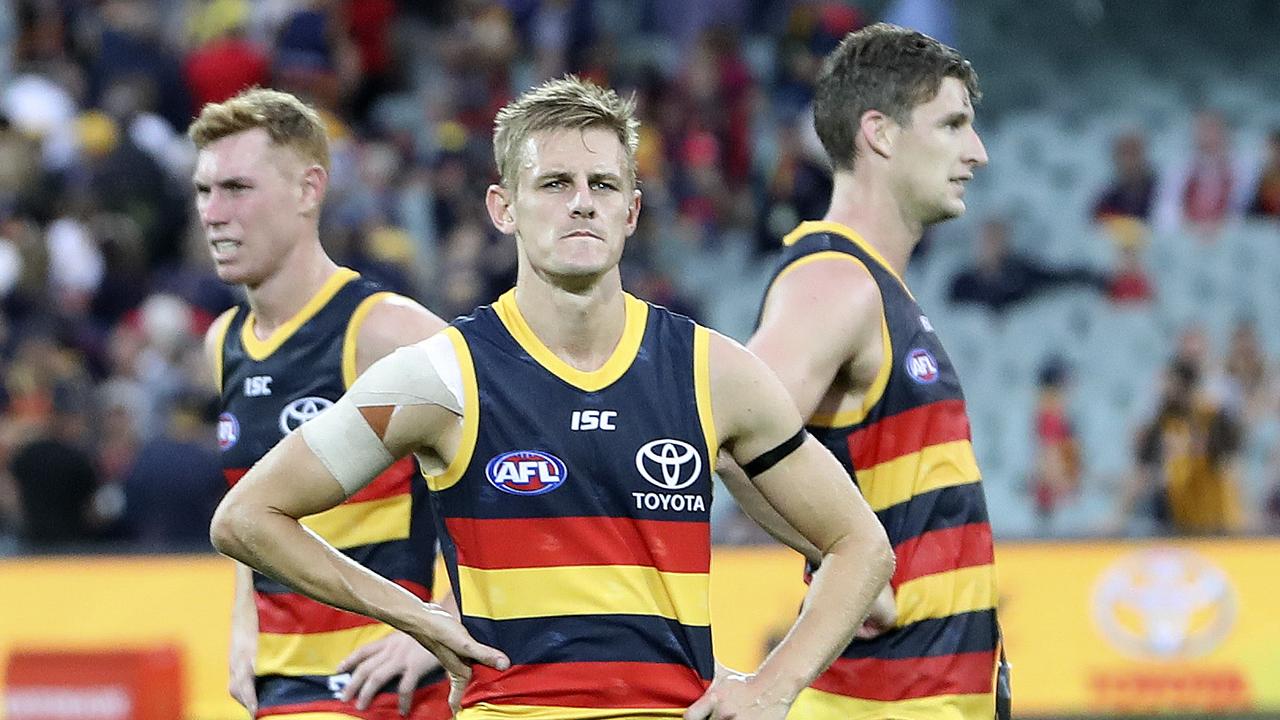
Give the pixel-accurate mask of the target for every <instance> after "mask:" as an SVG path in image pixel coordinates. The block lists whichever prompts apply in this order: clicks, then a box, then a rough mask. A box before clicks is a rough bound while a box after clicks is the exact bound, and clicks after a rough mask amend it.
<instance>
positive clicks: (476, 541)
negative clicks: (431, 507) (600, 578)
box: [445, 517, 711, 573]
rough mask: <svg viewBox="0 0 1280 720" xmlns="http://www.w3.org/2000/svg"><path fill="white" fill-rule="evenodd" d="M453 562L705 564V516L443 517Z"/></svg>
mask: <svg viewBox="0 0 1280 720" xmlns="http://www.w3.org/2000/svg"><path fill="white" fill-rule="evenodd" d="M445 526H446V528H447V529H448V531H449V536H450V537H452V538H453V541H454V546H455V547H456V548H457V549H458V564H459V565H466V566H467V567H473V568H479V569H482V570H502V569H510V568H536V567H559V566H567V565H641V566H645V567H653V568H657V569H658V570H661V571H664V572H687V573H705V572H710V570H711V537H710V532H709V531H708V529H707V523H705V522H677V521H671V520H634V519H631V518H613V517H567V518H523V519H518V520H478V519H474V518H446V519H445Z"/></svg>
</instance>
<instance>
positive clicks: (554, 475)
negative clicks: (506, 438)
mask: <svg viewBox="0 0 1280 720" xmlns="http://www.w3.org/2000/svg"><path fill="white" fill-rule="evenodd" d="M484 474H485V476H486V477H488V478H489V482H490V483H491V484H492V485H493V486H494V487H496V488H498V489H499V490H501V491H502V492H505V493H511V494H512V495H541V494H542V493H548V492H551V491H552V490H555V489H556V488H558V487H560V486H561V485H563V484H564V480H565V477H567V476H568V474H569V473H568V471H567V470H565V467H564V462H563V461H561V460H560V458H558V457H556V456H555V455H552V454H551V453H545V452H542V451H540V450H515V451H513V452H508V453H503V454H501V455H498V456H496V457H494V458H493V459H492V460H490V461H489V463H488V464H487V465H485V466H484Z"/></svg>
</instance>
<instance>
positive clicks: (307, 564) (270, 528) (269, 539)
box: [213, 505, 429, 630]
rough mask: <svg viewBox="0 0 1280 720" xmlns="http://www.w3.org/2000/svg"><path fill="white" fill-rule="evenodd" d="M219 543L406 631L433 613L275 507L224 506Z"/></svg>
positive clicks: (331, 600)
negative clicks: (274, 509) (272, 508)
mask: <svg viewBox="0 0 1280 720" xmlns="http://www.w3.org/2000/svg"><path fill="white" fill-rule="evenodd" d="M213 543H214V547H216V548H217V549H218V551H219V552H221V553H223V554H225V555H228V556H230V557H232V558H234V559H236V560H239V561H240V562H242V563H244V564H245V565H248V566H250V567H252V568H254V569H256V570H257V571H258V572H261V573H263V574H264V575H267V576H269V577H271V578H274V579H275V580H278V581H279V582H282V583H284V584H285V585H288V586H289V587H291V588H293V589H294V590H296V591H297V592H300V593H302V594H304V595H306V596H308V597H311V598H313V599H315V600H318V601H320V602H323V603H326V604H328V605H332V606H334V607H337V608H341V609H343V610H349V611H351V612H355V613H359V614H361V615H366V616H368V617H372V618H374V619H376V620H380V621H382V622H384V623H387V624H388V625H391V626H393V627H396V628H399V629H401V630H404V629H405V628H409V627H414V626H415V622H416V621H417V619H419V618H421V616H422V615H423V614H425V613H428V612H429V608H428V606H426V605H424V604H423V603H422V601H421V600H419V599H418V598H416V597H415V596H414V595H412V594H411V593H409V592H408V591H407V590H405V589H403V588H401V587H399V586H397V585H395V584H394V583H392V582H390V581H388V580H386V579H385V578H382V577H380V576H379V575H377V574H376V573H374V572H372V571H370V570H368V569H366V568H364V567H362V566H361V565H359V564H358V563H355V562H353V561H352V560H350V559H349V558H347V557H346V556H345V555H343V554H342V553H340V552H338V551H337V550H336V549H334V548H333V547H332V546H331V545H329V544H328V543H326V542H324V541H323V540H322V539H320V537H319V536H317V535H315V534H314V533H312V532H311V531H309V530H307V529H306V528H304V527H303V526H302V525H301V524H300V523H299V522H298V521H297V520H295V519H293V518H291V517H288V516H286V515H283V514H281V513H278V512H273V511H270V510H265V509H264V510H260V511H253V510H250V509H247V508H243V507H237V506H235V505H231V506H224V507H222V508H220V509H219V511H218V515H217V516H216V517H215V518H214V524H213Z"/></svg>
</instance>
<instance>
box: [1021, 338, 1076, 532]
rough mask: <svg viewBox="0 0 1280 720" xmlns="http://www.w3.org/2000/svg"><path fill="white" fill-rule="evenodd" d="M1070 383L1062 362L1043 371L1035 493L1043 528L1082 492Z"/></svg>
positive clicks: (1038, 410) (1032, 489) (1046, 365)
mask: <svg viewBox="0 0 1280 720" xmlns="http://www.w3.org/2000/svg"><path fill="white" fill-rule="evenodd" d="M1069 380H1070V373H1069V371H1068V370H1067V367H1066V365H1065V364H1063V362H1062V361H1061V360H1058V359H1053V360H1050V361H1048V362H1047V363H1045V365H1044V367H1042V368H1041V369H1040V379H1039V389H1038V393H1039V397H1038V398H1037V401H1036V402H1037V407H1036V421H1035V433H1036V458H1035V467H1034V468H1033V469H1032V473H1033V474H1032V477H1031V492H1032V496H1033V498H1034V500H1035V506H1036V517H1037V518H1038V519H1039V520H1040V523H1041V525H1042V526H1047V525H1048V524H1049V523H1050V522H1051V521H1052V519H1053V514H1054V512H1055V511H1056V510H1057V509H1058V507H1059V506H1060V505H1062V503H1063V502H1065V501H1067V500H1068V499H1070V498H1071V497H1074V496H1075V495H1076V494H1077V493H1078V492H1079V490H1080V445H1079V442H1078V441H1077V439H1076V431H1075V428H1074V427H1073V426H1072V423H1071V420H1070V418H1068V417H1067V401H1066V389H1067V383H1068V382H1069Z"/></svg>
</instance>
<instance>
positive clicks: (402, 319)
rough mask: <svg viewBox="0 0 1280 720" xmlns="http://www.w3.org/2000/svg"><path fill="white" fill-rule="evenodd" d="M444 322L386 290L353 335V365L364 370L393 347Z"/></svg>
mask: <svg viewBox="0 0 1280 720" xmlns="http://www.w3.org/2000/svg"><path fill="white" fill-rule="evenodd" d="M444 327H445V323H444V321H443V320H441V319H440V318H439V317H437V316H436V315H435V314H434V313H432V312H431V311H430V310H428V309H426V308H425V307H423V306H422V305H420V304H418V303H417V302H414V301H413V300H411V299H409V298H407V297H404V296H403V295H396V294H394V293H387V294H385V295H382V296H380V299H379V300H378V301H377V302H376V303H375V304H374V305H373V306H372V307H371V308H370V309H369V312H368V314H367V315H365V316H364V318H363V319H362V321H361V322H360V326H359V329H358V333H357V336H356V368H357V371H359V372H363V371H364V370H365V369H366V368H368V367H369V366H370V365H372V364H373V363H374V362H376V361H377V360H378V359H380V358H382V357H385V356H387V355H389V354H390V353H391V352H392V351H394V350H395V349H396V348H399V347H403V346H405V345H412V344H414V343H416V342H419V341H421V340H425V339H427V338H429V337H431V336H432V335H435V334H436V333H438V332H440V331H441V330H443V329H444Z"/></svg>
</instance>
